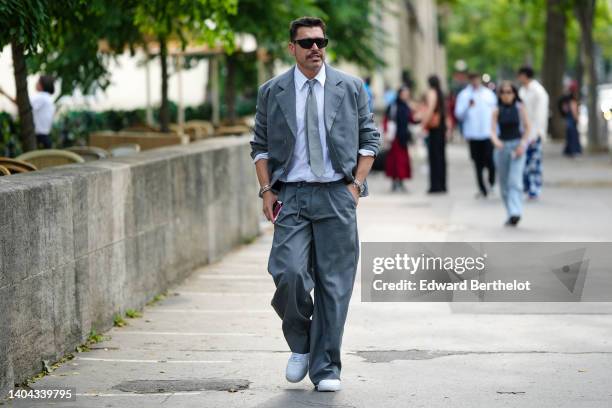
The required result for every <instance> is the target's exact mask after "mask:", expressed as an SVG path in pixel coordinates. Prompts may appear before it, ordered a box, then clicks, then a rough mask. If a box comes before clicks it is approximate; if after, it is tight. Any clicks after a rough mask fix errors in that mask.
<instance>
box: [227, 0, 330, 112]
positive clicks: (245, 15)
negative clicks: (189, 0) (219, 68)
mask: <svg viewBox="0 0 612 408" xmlns="http://www.w3.org/2000/svg"><path fill="white" fill-rule="evenodd" d="M320 14H321V10H320V9H319V8H317V7H316V6H314V2H313V0H306V1H304V0H287V1H282V2H281V1H274V2H263V1H259V0H240V1H239V2H238V12H237V13H236V14H233V15H230V16H229V17H228V24H229V27H230V28H231V30H232V31H233V32H235V33H246V34H251V35H252V36H254V37H255V40H256V41H257V47H258V48H260V49H263V50H265V52H266V54H267V55H268V56H269V61H273V60H274V59H275V58H283V57H284V54H285V49H286V46H287V42H288V32H289V23H290V22H291V20H293V19H295V18H297V17H299V16H303V15H320ZM239 59H240V57H239V56H238V55H237V54H236V53H235V52H229V53H227V54H226V56H225V68H226V76H225V89H224V95H225V104H226V107H227V115H226V116H227V120H228V122H230V123H233V122H234V121H235V120H236V95H237V92H236V77H237V74H238V73H237V71H238V70H239V69H240V68H241V67H240V66H239V64H238V62H239Z"/></svg>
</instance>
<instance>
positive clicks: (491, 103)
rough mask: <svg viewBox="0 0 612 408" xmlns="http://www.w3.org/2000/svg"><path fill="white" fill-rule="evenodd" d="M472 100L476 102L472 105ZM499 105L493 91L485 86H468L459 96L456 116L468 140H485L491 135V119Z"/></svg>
mask: <svg viewBox="0 0 612 408" xmlns="http://www.w3.org/2000/svg"><path fill="white" fill-rule="evenodd" d="M470 100H473V101H474V104H473V105H472V106H470ZM496 107H497V98H496V97H495V94H494V93H493V91H491V90H490V89H489V88H487V87H485V86H482V85H480V86H478V88H474V87H473V86H472V85H468V86H466V87H465V88H464V89H463V90H462V91H461V92H459V95H458V96H457V104H456V105H455V116H456V117H457V119H458V120H459V121H461V133H462V134H463V137H464V138H466V139H467V140H485V139H489V138H490V137H491V119H492V117H493V110H494V109H495V108H496Z"/></svg>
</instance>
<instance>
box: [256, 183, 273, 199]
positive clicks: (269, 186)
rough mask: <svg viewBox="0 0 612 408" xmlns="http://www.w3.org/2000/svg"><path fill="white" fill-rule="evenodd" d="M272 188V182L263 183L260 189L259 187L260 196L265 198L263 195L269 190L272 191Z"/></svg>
mask: <svg viewBox="0 0 612 408" xmlns="http://www.w3.org/2000/svg"><path fill="white" fill-rule="evenodd" d="M271 190H272V185H271V184H269V183H268V184H265V185H263V186H262V187H261V188H260V189H259V198H263V195H264V193H265V192H267V191H271Z"/></svg>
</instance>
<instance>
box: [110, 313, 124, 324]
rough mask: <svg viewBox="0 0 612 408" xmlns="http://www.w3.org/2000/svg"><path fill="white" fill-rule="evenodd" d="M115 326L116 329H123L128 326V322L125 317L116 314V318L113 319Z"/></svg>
mask: <svg viewBox="0 0 612 408" xmlns="http://www.w3.org/2000/svg"><path fill="white" fill-rule="evenodd" d="M113 324H114V326H115V327H123V326H127V322H126V321H125V320H124V319H123V317H122V316H121V315H120V314H118V313H117V314H115V316H114V317H113Z"/></svg>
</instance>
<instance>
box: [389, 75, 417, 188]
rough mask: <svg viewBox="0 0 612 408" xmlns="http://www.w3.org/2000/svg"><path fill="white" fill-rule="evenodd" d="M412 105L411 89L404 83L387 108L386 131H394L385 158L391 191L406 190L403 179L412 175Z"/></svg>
mask: <svg viewBox="0 0 612 408" xmlns="http://www.w3.org/2000/svg"><path fill="white" fill-rule="evenodd" d="M410 105H411V101H410V89H409V88H408V87H407V86H405V85H404V86H402V87H401V88H400V89H399V90H398V91H397V98H395V101H394V102H393V103H392V104H391V105H389V107H388V108H387V110H386V113H385V117H384V120H383V125H384V130H385V132H387V134H389V133H393V138H392V141H391V148H390V149H389V152H388V153H387V157H386V160H385V174H386V175H387V177H389V178H390V179H391V180H392V185H391V191H397V190H402V191H405V190H406V187H405V186H404V184H403V181H404V180H406V179H409V178H411V176H412V171H411V165H410V152H409V151H408V143H410V142H411V141H412V135H411V134H410V129H409V128H408V124H409V123H410V122H411V120H412V109H411V106H410Z"/></svg>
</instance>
